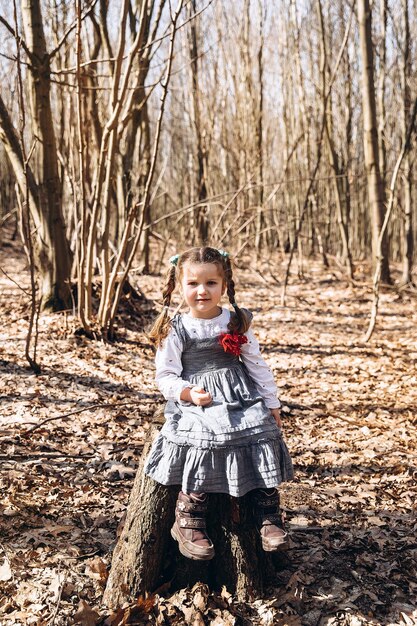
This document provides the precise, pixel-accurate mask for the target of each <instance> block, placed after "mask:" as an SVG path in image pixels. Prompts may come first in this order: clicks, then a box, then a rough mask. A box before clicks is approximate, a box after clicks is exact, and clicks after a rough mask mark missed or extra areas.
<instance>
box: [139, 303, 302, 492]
mask: <svg viewBox="0 0 417 626" xmlns="http://www.w3.org/2000/svg"><path fill="white" fill-rule="evenodd" d="M172 326H173V328H174V329H175V330H176V332H177V334H178V336H179V337H180V338H181V341H182V343H183V352H182V366H183V371H182V374H181V377H182V378H183V379H184V380H187V381H190V383H192V384H193V385H198V386H200V387H203V388H204V389H205V390H206V391H208V392H209V393H210V394H211V396H212V398H213V402H212V403H211V404H210V405H209V406H206V407H201V406H195V405H194V404H191V403H179V402H174V401H171V400H169V401H168V402H167V404H166V407H165V418H166V421H165V424H164V426H163V427H162V429H161V432H160V433H159V435H158V437H157V439H156V440H155V442H154V444H153V446H152V448H151V451H150V453H149V456H148V458H147V460H146V464H145V473H146V474H147V475H148V476H150V477H151V478H153V479H154V480H156V481H157V482H159V483H161V484H163V485H181V489H182V491H185V492H187V493H190V492H191V491H195V492H208V493H227V494H229V495H231V496H235V497H240V496H243V495H245V493H247V492H248V491H251V490H252V489H258V488H272V487H277V486H278V485H279V484H280V483H281V482H283V481H287V480H291V479H292V477H293V468H292V463H291V458H290V455H289V452H288V449H287V446H286V444H285V442H284V440H283V438H282V433H281V429H280V428H279V427H278V426H277V424H276V422H275V419H274V418H273V416H272V415H271V413H270V410H269V409H268V408H267V407H266V405H265V403H264V400H263V398H262V397H261V395H260V394H259V392H258V391H257V389H256V387H255V385H254V383H253V381H252V379H251V378H250V376H249V374H248V372H247V370H246V368H245V365H244V364H243V362H242V361H241V360H240V359H239V357H238V356H235V355H233V354H230V353H228V352H225V351H224V350H223V348H222V346H221V345H220V343H219V341H218V339H217V338H208V339H196V338H192V337H190V336H189V334H188V332H187V330H186V329H185V328H184V325H183V323H182V320H181V316H180V315H176V316H175V317H174V319H173V320H172Z"/></svg>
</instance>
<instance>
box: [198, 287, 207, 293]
mask: <svg viewBox="0 0 417 626" xmlns="http://www.w3.org/2000/svg"><path fill="white" fill-rule="evenodd" d="M197 292H198V293H206V287H205V285H198V289H197Z"/></svg>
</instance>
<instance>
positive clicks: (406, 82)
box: [401, 0, 414, 285]
mask: <svg viewBox="0 0 417 626" xmlns="http://www.w3.org/2000/svg"><path fill="white" fill-rule="evenodd" d="M401 4H402V11H403V16H402V17H403V28H402V32H403V33H404V41H403V54H402V67H401V70H402V71H401V82H402V89H403V107H402V118H401V126H402V129H401V130H402V136H403V142H405V140H406V136H407V128H408V124H409V116H410V109H411V93H410V80H411V71H412V67H411V55H410V52H411V49H410V20H409V14H408V0H402V3H401ZM412 179H413V168H412V164H411V158H410V154H409V153H408V152H407V153H406V154H405V155H404V174H403V181H404V239H403V244H404V251H403V272H402V276H401V284H403V285H407V284H408V283H411V282H412V271H413V256H414V237H413V219H412V218H413V213H412V201H411V198H412Z"/></svg>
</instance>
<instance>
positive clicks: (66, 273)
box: [22, 0, 71, 309]
mask: <svg viewBox="0 0 417 626" xmlns="http://www.w3.org/2000/svg"><path fill="white" fill-rule="evenodd" d="M22 19H23V27H24V34H25V40H26V45H27V46H28V49H29V51H30V54H31V58H30V63H29V66H28V67H29V71H28V74H27V77H28V87H29V93H30V105H31V113H32V115H31V119H32V132H33V135H34V136H35V137H36V138H37V145H36V150H35V152H34V155H33V161H34V167H33V168H32V170H34V171H35V176H36V180H37V184H38V190H39V203H40V211H41V213H42V231H43V232H42V233H41V234H40V237H41V239H42V246H41V253H40V254H39V255H38V258H37V262H38V264H39V269H40V272H41V279H42V285H41V293H42V307H43V308H45V307H48V308H53V309H62V308H69V307H70V306H71V289H70V272H71V259H70V251H69V246H68V242H67V239H66V236H65V224H64V218H63V213H62V195H61V182H60V180H59V175H58V157H57V151H56V142H55V132H54V124H53V119H52V110H51V99H50V85H51V83H50V58H49V55H48V52H47V50H46V41H45V35H44V30H43V18H42V12H41V6H40V1H39V0H22Z"/></svg>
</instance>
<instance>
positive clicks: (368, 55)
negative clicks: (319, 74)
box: [357, 0, 391, 284]
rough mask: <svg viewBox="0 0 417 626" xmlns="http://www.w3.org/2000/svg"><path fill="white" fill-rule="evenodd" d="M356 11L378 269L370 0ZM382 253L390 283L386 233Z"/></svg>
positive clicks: (379, 195) (380, 213)
mask: <svg viewBox="0 0 417 626" xmlns="http://www.w3.org/2000/svg"><path fill="white" fill-rule="evenodd" d="M357 10H358V21H359V35H360V49H361V56H362V109H363V144H364V154H365V168H366V173H367V185H368V202H369V208H370V213H371V224H372V261H373V267H374V268H375V267H376V265H377V262H378V238H379V233H380V232H381V227H382V223H383V221H384V190H383V182H382V179H381V173H380V169H379V156H378V132H377V120H376V101H375V85H374V62H373V47H372V13H371V9H370V6H369V0H358V5H357ZM381 253H382V255H383V259H382V267H381V281H382V282H383V283H387V284H390V283H391V277H390V271H389V263H388V242H387V237H386V233H385V234H384V238H383V241H382V246H381Z"/></svg>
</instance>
